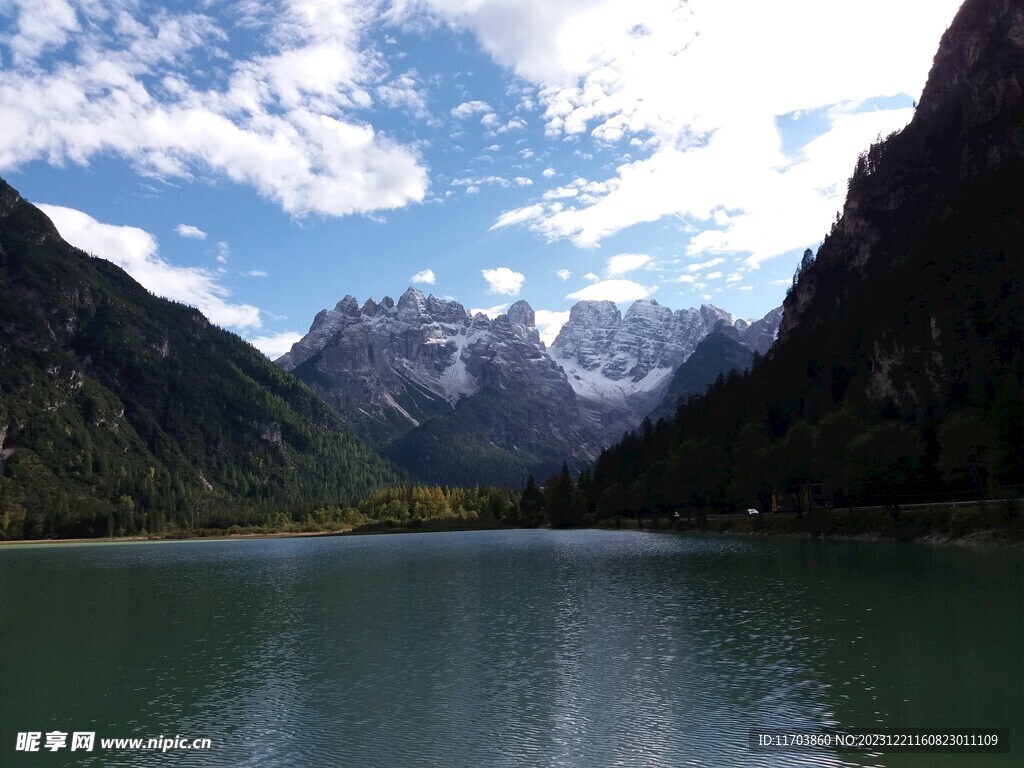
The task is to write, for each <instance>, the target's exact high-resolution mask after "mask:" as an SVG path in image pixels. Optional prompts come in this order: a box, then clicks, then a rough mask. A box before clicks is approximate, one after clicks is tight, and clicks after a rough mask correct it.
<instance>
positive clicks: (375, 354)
mask: <svg viewBox="0 0 1024 768" xmlns="http://www.w3.org/2000/svg"><path fill="white" fill-rule="evenodd" d="M514 342H518V343H514ZM277 364H278V365H279V366H281V367H282V368H284V369H285V370H286V371H291V372H292V373H294V374H296V375H297V376H298V377H299V378H301V379H303V380H305V381H306V382H307V383H308V384H310V385H311V386H312V387H313V388H314V389H315V390H317V391H318V392H319V393H320V395H321V396H323V397H324V398H325V399H326V400H327V402H328V403H330V405H331V406H332V407H334V409H335V410H337V411H338V412H339V413H341V414H342V415H344V416H345V417H346V418H348V419H349V421H351V422H352V423H353V424H355V425H356V427H357V428H358V429H360V430H361V431H362V432H363V433H364V434H365V436H366V437H367V438H369V439H370V440H371V441H372V442H374V443H377V444H380V443H383V442H386V441H388V440H391V439H393V438H395V437H398V436H400V435H402V434H404V433H405V432H408V431H410V430H412V429H415V428H416V427H418V426H419V425H420V424H422V423H423V422H425V421H426V420H427V419H429V418H431V417H433V416H438V415H441V414H444V413H447V412H448V411H450V410H451V409H452V408H453V407H454V406H455V404H456V403H457V402H459V400H460V399H462V398H464V397H467V396H470V395H473V394H475V393H476V392H478V391H479V390H480V388H481V387H482V386H483V383H484V369H485V367H488V366H501V365H504V366H512V365H527V364H532V365H534V366H537V365H538V364H539V365H540V366H541V367H544V368H547V369H548V373H549V375H550V376H552V377H555V378H559V377H560V374H559V373H558V369H557V367H556V366H555V365H554V364H553V363H552V362H551V361H550V359H549V358H548V357H547V355H545V354H544V353H543V345H542V344H541V342H540V337H539V336H538V334H537V330H536V328H535V327H534V325H533V310H532V309H531V308H530V306H529V304H527V303H526V302H525V301H520V302H517V303H516V304H513V305H512V307H510V308H509V310H508V312H507V313H506V314H505V315H502V316H501V317H499V318H497V319H495V320H490V319H488V318H487V317H485V316H484V315H482V314H477V315H476V316H472V315H470V313H469V312H467V311H466V309H465V308H464V307H463V306H462V305H461V304H459V303H458V302H456V301H443V300H441V299H438V298H435V297H434V296H429V297H427V296H424V295H423V293H422V292H421V291H419V290H417V289H416V288H409V289H408V290H407V291H406V292H405V293H404V294H402V297H401V298H400V299H399V300H398V303H397V304H396V303H395V302H394V301H393V300H392V299H391V298H390V297H387V296H385V297H384V298H383V299H382V300H381V302H380V303H379V304H378V303H377V302H375V301H374V300H373V299H368V300H367V301H366V302H365V303H364V304H363V305H362V307H360V306H359V303H358V302H357V301H356V299H355V298H353V297H352V296H346V297H345V298H344V299H342V300H341V301H340V302H338V304H337V306H336V307H335V308H334V309H332V310H323V311H321V312H320V313H319V314H317V316H316V318H315V319H314V320H313V324H312V326H311V327H310V329H309V333H307V334H306V336H304V337H303V338H302V339H301V340H300V341H298V342H297V343H296V344H295V345H294V346H293V347H292V349H291V351H289V352H288V353H287V354H285V355H284V356H282V357H281V358H279V359H278V360H277Z"/></svg>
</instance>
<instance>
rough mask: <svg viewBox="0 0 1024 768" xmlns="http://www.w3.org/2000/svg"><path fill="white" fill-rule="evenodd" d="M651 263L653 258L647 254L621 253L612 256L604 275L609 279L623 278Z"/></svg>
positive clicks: (606, 265)
mask: <svg viewBox="0 0 1024 768" xmlns="http://www.w3.org/2000/svg"><path fill="white" fill-rule="evenodd" d="M650 263H651V257H650V256H648V255H647V254H646V253H620V254H618V255H617V256H611V257H609V258H608V261H607V262H606V264H605V268H604V273H605V274H606V275H607V276H608V277H622V275H625V274H627V273H629V272H632V271H634V270H636V269H640V267H642V266H644V265H645V264H650Z"/></svg>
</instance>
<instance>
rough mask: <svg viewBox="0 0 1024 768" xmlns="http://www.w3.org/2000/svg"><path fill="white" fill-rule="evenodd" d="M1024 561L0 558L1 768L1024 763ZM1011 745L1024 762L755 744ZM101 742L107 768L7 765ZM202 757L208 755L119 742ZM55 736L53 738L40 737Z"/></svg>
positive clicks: (648, 552) (976, 554) (98, 554)
mask: <svg viewBox="0 0 1024 768" xmlns="http://www.w3.org/2000/svg"><path fill="white" fill-rule="evenodd" d="M1022 654H1024V553H1021V552H1014V551H999V550H978V551H973V550H962V549H958V548H954V547H929V546H923V545H922V546H918V545H895V544H876V543H854V542H824V543H823V542H814V541H805V540H790V539H778V540H760V539H747V538H729V537H701V536H680V535H659V534H650V533H638V532H631V533H627V532H601V531H577V532H555V531H506V532H479V533H475V532H474V533H441V534H417V535H392V536H363V537H342V538H315V539H310V538H307V539H270V540H257V541H213V542H177V543H151V544H150V543H147V544H119V545H115V544H98V545H75V546H56V545H50V546H35V547H20V546H19V547H3V548H2V549H0V765H3V766H8V765H14V766H21V765H25V766H49V765H73V766H278V765H282V766H351V767H352V768H371V767H372V766H388V767H389V768H390V767H392V766H398V767H401V766H438V767H440V766H443V767H444V768H452V767H456V768H458V767H465V768H487V767H488V766H574V767H575V766H581V767H589V766H594V767H597V766H637V767H640V766H643V767H644V768H646V767H647V766H666V767H668V766H671V767H672V768H678V767H680V766H691V765H692V766H709V767H711V768H724V767H728V766H779V765H781V766H804V765H810V766H818V765H821V766H831V765H849V766H861V765H864V766H869V765H870V766H947V765H948V766H1004V765H1024V759H1022V755H1024V750H1022V747H1024V656H1022ZM839 726H842V727H849V728H855V727H859V728H866V727H878V726H885V727H889V728H897V727H907V726H917V727H946V728H949V727H968V726H979V727H1003V728H1006V727H1009V728H1010V729H1011V749H1012V753H1011V754H1002V755H981V756H978V755H936V754H912V755H905V754H904V755H892V754H883V755H874V756H871V755H857V754H849V753H845V754H838V753H836V752H830V751H825V750H818V751H812V752H806V751H802V752H797V751H793V752H759V751H753V750H751V749H750V747H749V746H748V731H749V730H750V729H753V728H756V729H764V728H786V729H792V730H801V731H819V730H822V729H831V728H833V727H839ZM54 730H56V731H62V732H74V731H84V732H95V733H96V739H97V742H96V746H95V748H94V751H93V752H92V753H88V752H83V751H81V750H78V751H75V752H71V751H70V750H69V748H65V749H64V750H61V751H58V752H54V753H51V752H45V751H44V752H40V753H31V754H29V753H25V752H18V751H16V750H15V747H16V740H17V734H18V733H19V732H28V731H40V732H43V733H44V734H45V733H46V732H49V731H54ZM159 736H165V737H174V736H184V737H187V738H189V739H192V738H210V739H211V740H212V749H210V750H208V751H190V752H187V751H175V752H173V753H167V754H158V753H153V752H145V751H132V750H128V749H102V748H101V746H100V742H99V740H100V739H101V738H109V737H117V738H129V737H141V738H149V737H159ZM44 738H45V737H44Z"/></svg>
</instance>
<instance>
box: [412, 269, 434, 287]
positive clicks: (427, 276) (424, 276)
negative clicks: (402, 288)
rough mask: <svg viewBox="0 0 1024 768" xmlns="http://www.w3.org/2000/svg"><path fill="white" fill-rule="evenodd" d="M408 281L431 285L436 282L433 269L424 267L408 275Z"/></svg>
mask: <svg viewBox="0 0 1024 768" xmlns="http://www.w3.org/2000/svg"><path fill="white" fill-rule="evenodd" d="M409 282H410V283H413V284H414V285H415V284H420V285H433V284H434V283H436V282H437V277H436V276H435V275H434V270H432V269H424V270H421V271H420V272H417V273H416V274H415V275H413V276H412V277H410V278H409Z"/></svg>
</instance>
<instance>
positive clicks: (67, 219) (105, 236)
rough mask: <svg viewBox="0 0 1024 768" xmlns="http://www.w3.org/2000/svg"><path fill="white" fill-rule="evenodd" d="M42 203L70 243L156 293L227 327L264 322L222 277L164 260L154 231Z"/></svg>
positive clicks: (245, 326) (253, 325)
mask: <svg viewBox="0 0 1024 768" xmlns="http://www.w3.org/2000/svg"><path fill="white" fill-rule="evenodd" d="M38 207H39V209H40V210H41V211H43V213H45V214H46V215H47V216H49V217H50V219H51V220H52V221H53V223H54V225H55V226H56V227H57V231H59V232H60V234H61V237H63V238H64V239H65V240H67V241H68V242H69V243H71V244H72V245H75V246H77V247H79V248H81V249H82V250H83V251H86V252H87V253H91V254H93V255H95V256H99V257H100V258H104V259H106V260H107V261H110V262H112V263H114V264H116V265H117V266H119V267H121V269H123V270H124V271H125V272H127V273H128V274H129V275H131V276H132V277H133V278H135V279H136V280H138V281H139V282H140V283H141V284H142V285H143V286H144V287H145V288H147V289H149V290H150V291H152V292H153V293H155V294H157V295H159V296H164V297H166V298H168V299H174V300H175V301H180V302H182V303H183V304H189V305H191V306H193V307H196V308H197V309H198V310H199V311H201V312H202V313H203V314H204V315H206V317H208V318H209V319H210V320H211V321H212V322H214V323H216V324H217V325H220V326H223V327H225V328H234V329H239V330H241V329H248V328H259V327H260V311H259V309H258V308H256V307H254V306H251V305H249V304H233V303H231V302H230V301H229V299H230V297H231V291H230V290H228V289H227V288H226V287H225V286H224V285H222V284H221V283H219V282H218V278H217V275H215V274H213V273H211V272H209V271H207V270H205V269H199V268H198V267H176V266H174V265H173V264H169V263H167V262H166V261H164V260H163V259H161V258H160V256H159V255H158V248H157V241H156V238H155V237H153V235H151V234H150V233H149V232H146V231H145V230H143V229H139V228H138V227H124V226H118V225H115V224H104V223H102V222H99V221H96V219H94V218H93V217H92V216H89V215H88V214H86V213H83V212H82V211H77V210H75V209H73V208H63V207H61V206H56V205H44V204H39V205H38Z"/></svg>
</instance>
